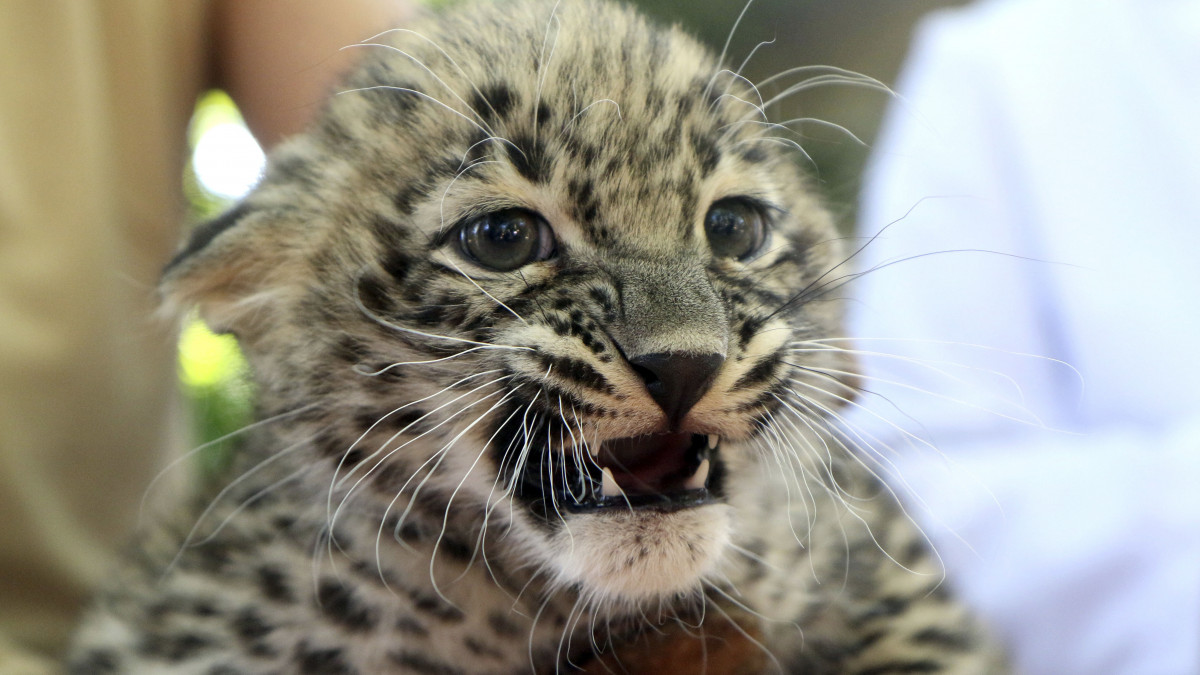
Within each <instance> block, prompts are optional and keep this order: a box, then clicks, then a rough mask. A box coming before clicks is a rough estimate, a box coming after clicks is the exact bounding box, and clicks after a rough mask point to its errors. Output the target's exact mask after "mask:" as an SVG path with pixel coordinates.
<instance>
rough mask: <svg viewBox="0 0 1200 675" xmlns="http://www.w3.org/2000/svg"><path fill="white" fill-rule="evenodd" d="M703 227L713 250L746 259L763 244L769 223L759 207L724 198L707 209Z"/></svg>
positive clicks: (718, 254) (723, 256)
mask: <svg viewBox="0 0 1200 675" xmlns="http://www.w3.org/2000/svg"><path fill="white" fill-rule="evenodd" d="M704 230H705V233H706V234H707V236H708V244H709V246H710V247H711V248H712V250H713V253H715V254H716V255H717V256H720V257H722V258H735V259H737V260H747V259H749V258H751V257H752V256H753V255H754V254H755V253H757V252H758V250H759V249H760V248H762V244H763V241H764V240H765V239H766V223H765V222H764V217H763V215H762V212H761V211H760V210H759V208H758V207H756V206H754V205H752V204H748V203H746V202H744V201H742V200H739V199H723V200H721V201H719V202H717V203H715V204H713V205H712V207H710V208H709V210H708V215H707V216H705V219H704Z"/></svg>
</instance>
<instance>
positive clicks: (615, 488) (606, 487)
mask: <svg viewBox="0 0 1200 675" xmlns="http://www.w3.org/2000/svg"><path fill="white" fill-rule="evenodd" d="M600 472H601V474H603V475H602V476H601V478H600V494H601V496H604V497H621V496H623V495H624V494H625V491H624V490H622V489H621V486H620V485H617V479H616V478H613V472H612V469H610V468H608V467H607V466H606V467H604V468H603V469H601V471H600Z"/></svg>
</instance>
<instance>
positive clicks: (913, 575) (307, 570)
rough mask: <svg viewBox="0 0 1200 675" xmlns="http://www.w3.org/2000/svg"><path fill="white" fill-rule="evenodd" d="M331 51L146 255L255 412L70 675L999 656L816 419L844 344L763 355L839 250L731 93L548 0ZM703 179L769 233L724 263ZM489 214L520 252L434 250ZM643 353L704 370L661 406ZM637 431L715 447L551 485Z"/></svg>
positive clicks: (729, 668)
mask: <svg viewBox="0 0 1200 675" xmlns="http://www.w3.org/2000/svg"><path fill="white" fill-rule="evenodd" d="M359 49H361V50H362V51H363V56H364V60H363V62H362V64H361V66H360V67H358V68H357V69H356V70H355V71H354V72H353V73H352V74H351V75H350V76H349V79H348V81H347V82H346V84H345V85H344V86H343V87H342V89H341V90H340V91H339V92H338V94H337V95H336V96H334V97H333V98H332V101H331V102H330V103H329V105H328V108H327V110H326V112H325V114H324V115H323V116H322V117H321V119H320V120H319V122H317V123H316V125H315V126H314V127H313V128H312V129H311V130H310V131H309V132H307V133H305V134H303V135H301V136H300V137H298V138H296V139H294V140H293V141H291V142H290V143H288V144H286V145H285V146H283V147H282V148H280V149H279V151H278V152H276V153H275V154H274V156H273V157H272V159H271V162H270V167H269V169H268V170H267V173H266V176H265V178H264V179H263V181H262V183H261V184H260V185H259V186H258V187H257V189H255V190H254V192H253V193H252V194H251V195H250V196H249V197H248V198H247V199H246V200H245V201H244V202H243V203H242V204H241V205H239V206H238V207H237V208H235V209H233V210H232V211H231V212H229V214H227V215H226V216H224V217H222V218H220V219H217V220H216V221H214V222H212V223H210V224H209V225H207V226H204V227H202V228H200V229H199V230H198V231H197V232H196V233H195V234H194V236H193V237H192V238H191V240H190V242H189V243H188V244H187V245H186V246H185V247H184V248H183V249H182V251H181V253H180V254H179V255H178V256H177V257H176V258H175V260H173V261H172V262H171V263H170V265H169V266H168V268H167V271H166V274H165V277H164V281H163V292H164V295H165V297H166V298H167V299H168V302H169V304H170V305H171V306H172V307H175V308H178V309H180V310H183V309H186V308H190V307H192V306H196V307H198V308H199V310H200V312H201V314H202V316H203V317H204V318H205V320H206V321H208V322H209V324H210V325H212V326H213V327H214V328H216V329H218V330H222V331H227V332H230V333H233V334H234V335H236V336H237V337H238V339H239V341H240V343H241V345H242V347H243V349H244V351H245V353H246V355H247V358H248V359H249V361H250V363H251V366H252V368H253V372H254V377H255V380H256V383H257V386H258V396H259V406H260V410H261V421H260V422H259V423H257V424H256V425H255V426H254V427H253V428H252V430H251V431H250V432H249V433H250V436H251V439H250V440H249V441H248V442H247V443H246V444H245V447H244V449H243V451H242V453H241V455H240V457H239V460H238V462H237V465H236V466H235V467H234V468H233V470H232V471H231V472H230V474H229V476H228V478H227V480H226V481H225V483H224V485H225V487H224V488H223V489H221V490H220V492H217V493H201V494H198V495H196V496H195V497H193V498H191V499H189V500H188V501H187V504H186V505H185V506H181V507H180V509H179V510H178V511H177V512H176V513H174V514H169V515H168V516H167V517H165V518H164V519H163V520H162V522H161V523H160V524H159V525H157V526H155V527H154V528H151V529H149V530H147V531H146V532H145V533H144V534H143V535H142V536H141V537H140V539H139V540H138V542H137V546H136V547H135V549H134V553H132V554H131V556H130V557H129V559H128V561H127V564H125V565H124V566H122V568H121V569H120V570H118V571H117V573H116V575H115V577H114V579H113V581H112V583H111V585H110V587H109V589H108V590H107V591H106V592H105V593H104V594H103V595H102V597H101V598H100V599H99V601H98V604H97V606H96V607H95V609H94V610H93V612H92V613H91V615H90V616H89V618H88V620H87V621H86V622H85V624H84V625H83V627H82V629H81V631H80V633H79V637H78V640H77V644H76V646H75V649H74V650H73V652H72V656H71V662H70V663H71V665H70V667H71V670H72V672H74V673H174V672H178V673H207V674H211V675H216V674H218V673H220V674H233V673H265V672H287V673H344V674H350V673H362V674H367V673H392V672H395V673H446V674H449V673H521V672H536V673H551V672H571V671H573V670H575V669H583V670H588V671H589V672H603V671H602V670H600V669H599V667H600V666H603V667H604V668H613V669H618V670H619V669H621V668H623V669H625V670H626V671H627V672H669V671H667V670H664V668H667V667H669V668H673V669H675V672H689V673H691V672H705V670H706V668H709V667H711V670H709V671H708V672H738V671H739V670H738V669H741V670H740V672H763V671H767V672H787V673H857V674H859V675H867V674H876V673H932V672H946V673H966V674H969V673H999V672H1005V668H1004V666H1003V661H1002V659H1001V658H1000V657H999V656H998V655H997V652H996V650H995V648H994V645H993V644H992V643H991V642H989V640H988V639H987V638H986V637H985V636H984V635H983V634H982V633H981V632H980V631H979V629H978V627H977V626H976V625H975V623H974V622H973V621H972V620H971V618H970V617H969V616H968V615H967V613H966V612H965V611H964V609H963V608H962V607H961V606H960V605H959V604H957V603H956V602H954V601H953V600H952V599H951V598H949V597H948V596H947V594H946V593H945V591H944V586H943V585H942V581H943V579H942V575H941V574H940V573H939V569H938V567H937V565H936V564H935V563H934V562H933V560H932V559H931V557H930V554H929V552H928V551H927V550H926V548H925V547H924V546H923V545H922V542H921V539H920V538H919V537H918V536H917V533H916V532H915V531H914V528H913V527H912V525H911V523H910V522H909V521H908V520H907V519H906V518H904V517H903V515H902V514H901V512H900V511H899V509H898V507H897V505H896V503H895V501H894V500H893V498H892V497H891V496H890V495H889V493H888V492H887V491H886V490H884V489H883V488H882V486H881V485H880V484H879V483H877V481H876V480H875V479H874V478H873V476H872V474H871V472H870V471H869V470H868V469H867V468H866V465H865V464H863V463H861V461H860V460H858V459H856V458H855V457H854V456H853V455H852V454H851V453H849V452H847V451H846V449H845V448H846V446H847V445H853V443H852V442H847V440H846V438H845V436H842V437H840V438H841V440H839V436H838V432H835V431H833V421H834V420H835V419H836V417H837V414H838V413H837V410H838V409H839V408H840V407H842V406H843V405H844V404H845V402H846V400H847V399H848V398H849V397H851V396H852V394H853V391H854V388H855V382H854V381H853V375H852V372H853V364H852V362H851V361H850V359H849V358H848V357H847V355H846V353H845V352H844V351H841V350H837V349H833V348H819V349H818V348H810V349H799V348H798V346H800V347H802V346H805V345H808V346H813V345H820V344H822V343H815V342H811V341H812V340H818V339H821V338H825V337H830V336H839V335H841V334H842V333H841V330H842V329H841V324H840V316H841V309H840V307H839V302H838V300H837V299H836V297H835V296H836V294H834V293H830V292H829V291H830V289H831V288H834V287H835V286H836V284H837V283H838V282H839V280H840V279H841V278H842V275H843V274H844V261H845V256H846V254H845V252H844V251H843V250H842V246H841V242H840V241H839V239H838V237H837V235H836V234H835V231H834V229H833V228H832V226H831V224H830V218H829V216H828V215H827V214H826V212H825V211H824V210H823V209H822V208H821V206H820V205H819V203H818V201H817V200H816V199H815V197H814V196H813V192H812V190H811V189H810V187H809V186H808V185H807V184H806V182H805V180H804V179H803V177H802V176H801V174H800V172H799V171H798V170H797V168H796V166H795V162H794V157H793V156H792V155H793V152H792V151H789V149H788V148H787V146H786V144H785V143H781V142H780V140H779V139H778V138H776V135H775V132H774V131H773V129H772V128H771V127H770V126H769V125H767V124H765V123H764V118H763V116H762V110H761V109H760V107H759V104H760V102H761V100H760V99H759V98H758V97H757V93H756V92H755V91H754V90H753V89H752V88H751V87H749V86H748V85H747V84H746V83H745V82H744V81H743V80H742V79H741V78H740V77H738V76H737V75H736V74H733V73H730V72H729V71H724V70H721V66H720V65H719V64H718V63H717V61H716V59H714V58H713V56H712V55H711V54H709V53H708V52H706V51H705V50H704V49H703V48H702V47H700V46H699V45H698V44H697V43H696V42H694V41H693V40H692V39H690V38H689V37H687V36H686V35H683V34H682V33H681V32H680V31H678V30H675V29H672V30H662V29H659V28H656V27H653V26H651V25H649V24H648V23H647V22H645V21H644V20H643V19H641V18H640V17H638V16H637V15H636V14H635V13H633V12H632V11H631V10H628V9H626V8H623V7H621V6H618V5H611V4H607V3H601V2H583V1H582V0H562V2H557V3H556V2H550V1H548V0H534V1H531V2H526V1H522V2H506V3H495V4H482V5H468V6H464V7H459V8H457V9H455V10H452V11H449V12H447V13H445V14H444V16H441V17H439V18H437V19H436V20H434V21H431V22H429V23H426V24H424V25H421V26H418V27H416V28H414V29H413V30H395V31H391V32H389V33H387V34H384V35H381V36H379V37H378V38H377V39H376V40H374V41H373V44H372V45H371V46H362V47H359ZM729 199H736V200H739V203H741V204H748V205H749V206H747V207H746V208H750V209H752V210H753V211H754V212H755V213H758V214H759V215H760V216H761V217H762V218H763V220H765V221H766V223H767V226H768V227H767V229H768V230H769V232H768V233H767V234H766V240H765V242H764V244H763V245H762V247H761V249H756V250H755V251H754V254H753V255H746V256H743V257H729V256H719V255H716V254H714V248H713V245H712V242H711V241H710V236H709V235H708V234H706V230H705V222H706V214H707V213H708V212H709V210H710V208H712V206H713V205H714V204H717V203H721V200H729ZM506 209H522V210H524V211H523V212H528V213H535V214H539V215H540V217H541V218H544V222H545V223H547V224H548V225H549V227H550V229H551V230H552V233H553V243H554V249H553V251H552V252H551V253H549V254H547V255H546V257H545V258H544V259H536V260H533V261H531V262H529V263H528V264H525V265H522V266H520V267H519V268H517V269H514V270H511V271H498V270H496V269H492V268H489V267H488V265H486V264H482V263H481V261H480V260H477V259H472V257H471V256H470V255H468V254H467V252H464V249H463V245H462V243H461V237H462V235H461V232H462V231H463V228H464V227H465V226H466V225H465V224H469V223H471V222H475V221H474V219H476V218H479V217H481V216H485V215H486V214H489V213H497V212H503V211H504V210H506ZM661 354H668V355H685V356H686V355H704V356H705V358H707V359H708V362H710V363H715V364H717V365H718V366H719V367H717V368H716V369H715V370H713V372H712V373H711V374H710V375H711V376H709V377H708V379H705V380H704V381H703V382H696V383H693V384H695V386H694V387H693V389H694V390H695V391H693V392H691V393H692V394H694V396H692V398H697V397H698V400H694V401H693V400H691V398H689V400H688V402H687V404H686V405H683V408H682V412H680V413H679V415H678V418H677V419H671V415H670V414H668V413H667V412H666V410H667V408H665V407H664V405H663V404H662V403H661V402H660V400H659V399H658V398H656V395H655V394H654V393H653V392H652V388H651V384H650V383H651V381H652V379H653V378H652V377H650V376H648V375H647V374H646V372H645V368H642V367H640V366H637V365H636V364H638V363H641V362H642V361H640V360H639V359H642V358H643V357H646V356H647V355H651V356H653V355H661ZM664 377H666V375H664ZM685 393H686V392H685ZM689 395H690V394H689ZM665 432H673V433H676V434H684V436H681V438H684V439H685V440H684V441H681V442H687V440H686V439H687V438H688V437H687V436H686V434H692V435H694V436H693V437H692V438H696V439H700V441H703V439H704V438H706V437H708V436H709V435H712V436H714V438H715V437H719V439H720V441H719V447H718V448H717V449H715V450H711V451H703V452H709V453H710V454H709V455H704V456H705V457H708V458H710V459H711V465H710V468H709V469H708V471H709V474H708V476H707V481H705V488H704V489H703V490H692V491H691V492H688V493H687V494H688V495H700V496H699V497H695V501H694V502H688V501H687V499H692V497H687V499H683V498H680V499H679V500H676V501H675V502H672V503H670V504H665V503H664V504H665V505H658V503H657V502H655V503H651V504H649V505H640V506H636V507H635V505H634V504H633V502H632V501H631V502H630V503H629V504H628V505H625V506H616V507H614V506H612V504H611V503H609V504H608V506H607V507H606V508H581V505H584V506H586V505H587V504H584V502H586V501H587V499H583V501H581V502H580V503H579V504H573V503H572V501H571V500H572V499H573V498H574V497H573V495H575V494H576V492H577V491H579V492H583V493H588V491H589V490H591V491H595V490H598V489H599V487H598V482H597V481H598V480H599V479H598V478H597V475H596V474H595V473H594V472H593V473H589V471H592V468H589V465H588V461H589V460H588V459H587V456H588V453H590V451H591V450H593V449H596V448H598V447H601V446H604V444H606V443H609V444H611V443H613V442H615V441H614V439H623V438H646V437H651V438H660V436H649V435H651V434H664V433H665ZM661 438H668V439H674V438H676V436H671V435H670V434H666V435H664V436H661ZM700 441H698V442H700ZM664 442H666V441H664ZM672 442H673V441H672ZM687 452H693V451H692V450H688V451H687ZM698 452H699V451H698ZM689 457H690V455H689ZM689 461H690V460H689ZM593 463H594V462H593ZM696 470H697V469H696V467H695V466H694V464H692V465H689V466H688V468H687V471H696ZM588 494H593V493H588ZM594 497H595V495H594V494H593V497H591V498H588V499H593V500H594ZM653 497H654V495H650V496H649V497H647V499H651V501H653V499H652V498H653ZM591 505H592V506H595V504H591ZM713 635H716V636H719V637H720V639H719V640H709V639H708V638H710V637H711V636H713ZM738 641H740V642H741V643H742V644H743V647H744V650H743V652H742V656H740V657H737V656H735V657H732V658H731V657H729V651H728V650H729V649H730V645H731V644H732V643H736V642H738ZM718 643H719V644H718ZM672 645H674V646H672ZM679 645H685V646H684V647H680V648H678V649H677V648H676V647H678V646H679ZM686 645H699V647H688V646H686ZM722 650H725V651H724V652H722ZM664 654H672V655H679V654H692V656H690V657H686V658H692V659H694V660H695V661H696V662H693V663H690V664H685V663H671V664H670V665H669V666H663V665H662V664H663V663H664V661H663V660H662V655H664ZM671 658H672V659H675V658H677V657H676V656H671ZM678 658H685V657H683V656H678ZM653 664H657V665H653ZM721 664H725V665H721ZM739 664H740V665H739ZM754 664H756V665H754ZM747 669H749V670H748V671H747Z"/></svg>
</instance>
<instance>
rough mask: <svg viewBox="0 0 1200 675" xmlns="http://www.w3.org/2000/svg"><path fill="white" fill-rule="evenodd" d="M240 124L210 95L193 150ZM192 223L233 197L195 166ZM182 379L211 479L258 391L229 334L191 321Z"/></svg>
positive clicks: (192, 136) (199, 106)
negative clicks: (207, 136) (208, 184)
mask: <svg viewBox="0 0 1200 675" xmlns="http://www.w3.org/2000/svg"><path fill="white" fill-rule="evenodd" d="M229 122H234V123H238V124H242V123H243V122H242V116H241V114H240V113H239V112H238V109H237V106H235V105H234V103H233V100H232V99H230V98H229V96H228V95H227V94H225V92H222V91H210V92H208V93H206V94H204V95H203V96H201V97H200V99H199V100H198V101H197V103H196V111H195V113H194V114H193V116H192V123H191V126H190V127H189V129H188V142H189V145H190V147H191V148H192V149H193V150H194V149H195V147H196V144H197V143H198V142H199V139H200V137H201V136H202V135H203V134H204V132H205V131H207V130H208V129H211V128H213V127H215V126H217V125H218V124H223V123H229ZM183 189H184V195H185V197H186V198H187V201H188V206H189V220H190V221H191V222H201V221H204V220H208V219H209V218H213V217H215V216H217V215H219V214H220V213H221V212H222V211H224V210H226V209H227V208H229V207H230V206H231V205H232V203H231V201H230V200H229V199H226V198H223V197H221V196H219V195H215V194H213V193H212V192H209V191H208V190H206V189H205V188H204V185H203V184H202V183H201V182H200V181H199V180H198V179H197V177H196V173H195V171H194V170H193V169H192V164H191V162H188V163H187V165H186V167H185V169H184V175H183ZM179 380H180V385H181V388H182V390H183V395H184V399H185V400H186V402H187V404H188V411H189V413H190V418H191V422H192V432H193V434H194V439H193V440H194V444H195V445H203V446H204V448H203V450H201V451H200V452H199V453H197V456H196V462H197V468H198V469H199V471H200V474H201V476H204V477H211V476H213V475H215V474H217V473H219V472H220V471H221V470H222V469H224V468H225V467H227V466H228V465H229V462H230V460H231V459H232V457H233V453H234V451H235V449H236V445H237V442H238V438H237V437H234V438H230V439H226V440H219V439H223V438H225V437H226V436H229V435H230V434H232V433H234V432H236V431H238V430H240V429H243V428H244V427H245V426H246V425H247V424H249V423H250V422H251V420H252V419H253V412H254V392H253V387H252V385H251V383H250V379H249V377H248V370H247V366H246V361H245V359H244V358H243V357H242V353H241V350H240V349H239V348H238V345H237V340H236V339H234V338H233V336H231V335H215V334H213V333H212V332H211V331H209V330H208V328H207V327H205V326H204V323H203V322H201V321H200V319H198V318H196V317H193V318H191V319H189V321H188V323H187V325H186V326H185V327H184V329H183V332H182V333H181V335H180V339H179Z"/></svg>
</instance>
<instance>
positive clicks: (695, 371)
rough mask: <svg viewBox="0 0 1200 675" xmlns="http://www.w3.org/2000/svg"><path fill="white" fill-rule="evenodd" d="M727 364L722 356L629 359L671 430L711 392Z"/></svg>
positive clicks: (661, 354) (670, 355)
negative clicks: (723, 366) (714, 380)
mask: <svg viewBox="0 0 1200 675" xmlns="http://www.w3.org/2000/svg"><path fill="white" fill-rule="evenodd" d="M724 362H725V357H724V356H722V355H720V354H691V353H687V352H659V353H656V354H644V355H641V356H635V357H633V358H631V359H629V363H630V365H632V366H633V369H634V371H635V372H637V374H638V375H639V376H640V377H641V378H642V381H643V382H644V383H645V384H646V391H648V392H649V393H650V397H651V398H653V399H654V401H655V402H656V403H658V407H660V408H662V409H663V412H665V413H666V414H667V420H668V422H669V423H670V425H671V428H672V429H674V428H677V427H678V426H679V423H680V422H681V421H682V420H683V418H684V416H685V415H687V413H688V411H689V410H691V409H692V406H694V405H696V402H697V401H699V400H700V399H701V398H703V397H704V394H705V393H707V392H708V389H709V387H710V386H712V382H713V379H714V378H716V376H717V371H718V370H720V369H721V364H722V363H724Z"/></svg>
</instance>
